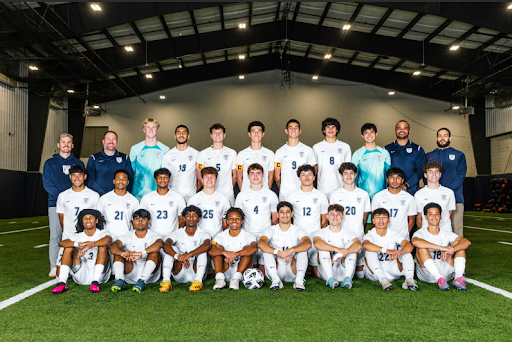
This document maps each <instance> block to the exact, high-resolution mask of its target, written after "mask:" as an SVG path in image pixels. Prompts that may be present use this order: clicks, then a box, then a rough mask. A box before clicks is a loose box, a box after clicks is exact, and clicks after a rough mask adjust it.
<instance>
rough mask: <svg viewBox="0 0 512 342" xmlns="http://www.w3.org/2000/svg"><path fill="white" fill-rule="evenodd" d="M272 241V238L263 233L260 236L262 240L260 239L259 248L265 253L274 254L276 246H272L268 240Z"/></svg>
mask: <svg viewBox="0 0 512 342" xmlns="http://www.w3.org/2000/svg"><path fill="white" fill-rule="evenodd" d="M269 241H270V239H269V238H268V237H266V236H265V235H263V236H262V237H261V238H260V241H258V248H259V249H261V251H262V252H263V253H270V254H274V248H272V247H271V246H270V245H269V244H268V242H269Z"/></svg>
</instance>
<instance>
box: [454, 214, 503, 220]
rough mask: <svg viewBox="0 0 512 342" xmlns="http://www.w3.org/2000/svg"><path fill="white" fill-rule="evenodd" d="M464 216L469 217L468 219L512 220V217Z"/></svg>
mask: <svg viewBox="0 0 512 342" xmlns="http://www.w3.org/2000/svg"><path fill="white" fill-rule="evenodd" d="M464 216H467V217H478V218H495V219H504V220H512V217H499V216H480V215H464Z"/></svg>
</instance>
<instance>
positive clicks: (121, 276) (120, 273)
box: [112, 261, 124, 280]
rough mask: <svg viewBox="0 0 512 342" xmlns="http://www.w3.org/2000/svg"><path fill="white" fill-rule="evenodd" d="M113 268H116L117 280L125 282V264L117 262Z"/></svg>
mask: <svg viewBox="0 0 512 342" xmlns="http://www.w3.org/2000/svg"><path fill="white" fill-rule="evenodd" d="M112 267H113V268H114V274H115V277H116V280H118V279H122V280H124V264H123V263H122V262H121V261H116V262H114V265H113V266H112Z"/></svg>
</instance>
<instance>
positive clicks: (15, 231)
mask: <svg viewBox="0 0 512 342" xmlns="http://www.w3.org/2000/svg"><path fill="white" fill-rule="evenodd" d="M44 228H48V226H43V227H36V228H27V229H20V230H13V231H10V232H0V235H3V234H12V233H21V232H28V231H29V230H36V229H44Z"/></svg>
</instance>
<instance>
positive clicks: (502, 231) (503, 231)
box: [464, 226, 512, 234]
mask: <svg viewBox="0 0 512 342" xmlns="http://www.w3.org/2000/svg"><path fill="white" fill-rule="evenodd" d="M464 228H470V229H479V230H488V231H490V232H498V233H507V234H512V232H510V231H507V230H497V229H489V228H480V227H470V226H464Z"/></svg>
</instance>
